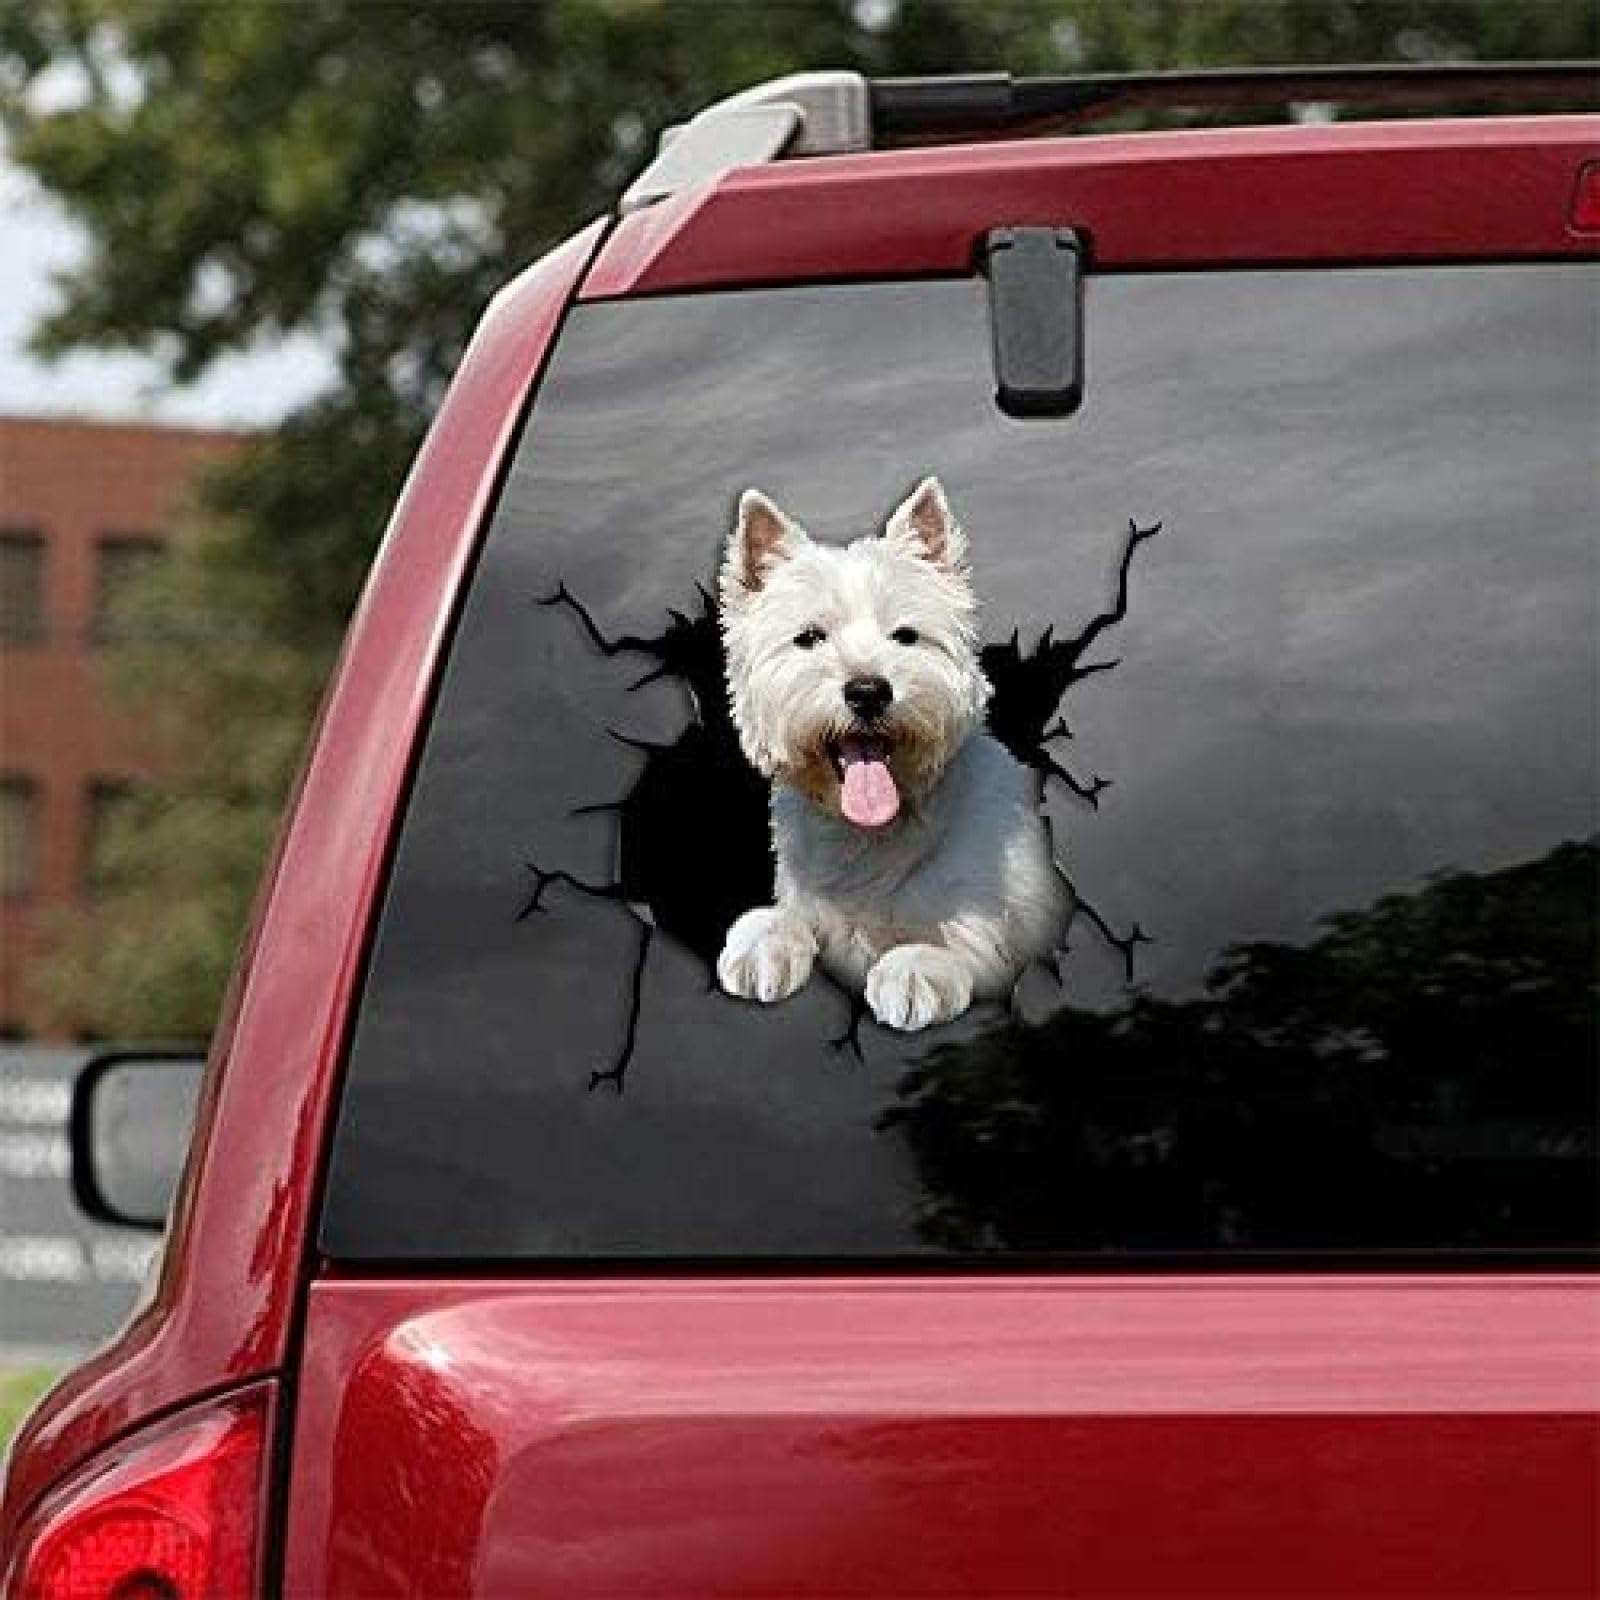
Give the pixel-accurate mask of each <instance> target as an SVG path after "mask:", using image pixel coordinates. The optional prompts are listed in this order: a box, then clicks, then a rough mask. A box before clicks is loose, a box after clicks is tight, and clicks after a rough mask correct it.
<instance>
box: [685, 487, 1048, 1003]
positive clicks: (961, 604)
mask: <svg viewBox="0 0 1600 1600" xmlns="http://www.w3.org/2000/svg"><path fill="white" fill-rule="evenodd" d="M720 588H721V601H722V628H723V636H724V640H725V643H726V646H727V660H728V689H729V694H730V696H731V699H732V704H733V719H734V723H735V725H736V726H737V728H738V730H739V738H740V742H741V744H742V745H743V747H744V752H745V754H746V755H747V756H748V757H749V759H750V761H751V762H752V763H753V764H754V765H755V766H756V768H757V769H758V770H759V771H760V772H762V773H763V774H764V775H766V776H767V777H768V778H770V779H771V780H772V842H773V850H774V853H775V855H776V858H777V904H776V905H773V906H764V907H761V908H759V909H757V910H754V911H748V912H746V913H745V914H744V915H743V916H742V917H740V918H739V920H738V921H737V922H735V923H734V924H733V926H732V927H731V928H730V929H729V930H728V936H727V941H726V943H725V944H724V946H723V950H722V955H721V957H720V959H719V960H718V962H717V976H718V978H719V979H720V981H721V983H722V987H723V988H724V989H726V990H727V991H728V993H729V994H733V995H738V996H741V997H743V998H745V999H748V1000H764V1001H774V1000H782V999H784V998H785V997H786V996H788V995H791V994H793V993H794V992H795V991H796V990H797V989H799V988H800V987H801V985H802V984H804V983H805V981H806V979H807V978H809V977H810V975H811V969H812V966H813V964H814V963H815V962H816V961H817V960H819V959H820V960H821V962H822V964H823V966H824V968H825V969H826V970H827V971H828V972H829V973H830V974H831V975H832V976H833V977H835V978H836V979H838V980H839V981H840V982H841V983H843V984H845V985H846V986H847V987H849V988H851V989H852V990H853V991H855V992H856V993H864V994H865V997H866V1001H867V1004H868V1006H869V1007H870V1008H871V1010H872V1013H873V1015H874V1016H875V1017H876V1018H877V1019H878V1021H879V1022H881V1023H885V1024H887V1025H888V1026H889V1027H892V1028H904V1029H914V1028H926V1027H929V1026H930V1025H932V1024H935V1023H941V1022H948V1021H950V1020H951V1019H952V1018H953V1017H958V1016H960V1015H961V1013H962V1012H963V1011H965V1010H966V1009H967V1007H968V1006H969V1005H970V1004H971V1003H972V1001H973V1000H974V999H987V998H995V997H998V996H1001V995H1004V994H1006V993H1007V992H1008V991H1009V989H1010V987H1011V985H1012V984H1013V983H1014V982H1015V980H1016V978H1017V975H1018V974H1019V973H1020V972H1021V970H1022V968H1023V967H1024V966H1025V965H1026V964H1027V963H1028V962H1029V961H1030V960H1032V959H1034V958H1036V957H1042V956H1047V955H1048V954H1049V953H1050V952H1051V951H1052V950H1053V949H1054V948H1055V947H1056V945H1057V943H1058V942H1059V940H1060V938H1061V935H1062V932H1063V930H1064V928H1065V924H1066V919H1067V915H1068V912H1069V910H1070V904H1071V901H1070V891H1069V890H1068V888H1067V886H1066V883H1065V881H1064V880H1063V878H1062V876H1061V874H1060V872H1059V871H1058V870H1057V868H1056V865H1055V862H1054V860H1053V858H1052V855H1051V848H1050V836H1049V831H1048V829H1047V827H1046V824H1045V821H1044V819H1043V818H1042V817H1041V816H1040V814H1039V802H1040V780H1039V778H1038V775H1037V774H1036V773H1033V772H1031V771H1030V770H1029V769H1028V768H1026V767H1024V766H1023V765H1022V764H1021V763H1020V762H1018V761H1017V760H1016V759H1015V758H1014V757H1013V756H1012V755H1011V754H1010V752H1009V751H1007V750H1006V749H1005V748H1004V746H1002V745H1001V744H999V743H998V742H997V741H996V740H994V739H992V738H990V737H989V736H988V735H987V734H985V733H984V732H983V731H982V723H983V712H984V706H985V704H986V702H987V700H988V697H989V685H988V683H987V681H986V680H985V678H984V676H983V672H982V670H981V668H980V666H979V662H978V632H977V610H978V602H977V596H976V595H975V594H974V593H973V589H972V583H971V577H970V574H969V571H968V568H967V545H966V540H965V537H964V536H963V534H962V532H961V529H960V528H959V527H958V526H957V524H956V520H955V518H954V517H953V516H952V515H951V512H950V507H949V504H948V503H947V501H946V499H945V494H944V490H943V489H942V488H941V486H940V484H939V482H938V480H937V479H935V478H929V479H927V480H925V481H924V482H923V483H921V484H920V485H919V486H918V487H917V488H916V490H915V491H913V493H912V494H911V496H910V498H909V499H907V500H906V501H905V503H904V504H903V505H902V506H901V507H900V508H899V510H897V511H896V512H895V514H894V515H893V516H892V517H891V518H890V519H889V523H888V526H887V527H886V528H885V530H884V533H883V536H882V537H881V538H879V537H872V538H865V539H858V540H856V541H855V542H854V543H853V544H850V545H848V546H845V547H844V548H842V549H841V548H836V547H828V546H825V545H821V544H817V543H814V542H813V541H812V540H811V539H810V538H808V537H807V535H806V533H805V532H804V530H802V529H801V528H800V527H799V526H798V525H797V524H795V523H794V522H793V521H791V520H790V519H789V518H788V517H787V516H785V515H784V514H783V512H781V511H779V510H778V508H777V507H776V506H775V505H773V504H772V502H771V501H770V500H768V499H767V498H766V497H765V496H764V495H761V494H759V493H757V492H756V491H755V490H749V491H747V492H746V493H745V494H744V495H743V497H742V498H741V499H740V502H739V516H738V522H737V525H736V526H735V528H734V532H733V537H732V539H731V540H730V541H729V545H728V551H727V557H726V560H725V561H724V563H723V567H722V573H721V580H720Z"/></svg>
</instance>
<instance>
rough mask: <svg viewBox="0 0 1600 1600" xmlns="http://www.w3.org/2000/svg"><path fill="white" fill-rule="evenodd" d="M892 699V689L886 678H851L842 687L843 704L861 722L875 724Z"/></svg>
mask: <svg viewBox="0 0 1600 1600" xmlns="http://www.w3.org/2000/svg"><path fill="white" fill-rule="evenodd" d="M893 699H894V689H893V687H892V686H891V685H890V683H889V680H888V679H887V678H851V679H850V681H849V682H848V683H846V684H845V686H844V703H845V704H846V705H847V706H849V707H850V709H851V710H852V711H853V712H855V714H856V715H857V716H858V717H860V718H861V720H862V721H863V722H875V721H876V720H877V719H878V718H879V717H881V716H882V715H883V714H884V712H885V711H887V710H888V708H889V702H890V701H891V700H893Z"/></svg>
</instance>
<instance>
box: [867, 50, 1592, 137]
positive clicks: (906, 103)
mask: <svg viewBox="0 0 1600 1600" xmlns="http://www.w3.org/2000/svg"><path fill="white" fill-rule="evenodd" d="M868 89H869V93H870V96H871V106H872V129H873V135H874V142H875V143H876V144H877V145H879V146H880V147H881V146H883V145H887V144H893V143H897V142H900V143H916V142H917V141H918V140H919V139H926V138H944V139H948V138H951V137H953V136H958V135H969V136H976V137H981V136H983V135H999V134H1008V133H1017V132H1023V131H1035V132H1040V131H1045V130H1047V129H1049V128H1057V127H1059V128H1070V127H1073V126H1076V125H1078V124H1081V123H1084V122H1089V121H1093V120H1095V119H1096V118H1100V117H1106V116H1111V115H1115V114H1117V113H1119V112H1126V111H1153V110H1204V109H1215V108H1219V107H1260V106H1269V107H1284V106H1288V105H1294V104H1304V103H1317V102H1323V103H1329V104H1334V105H1340V106H1424V105H1439V104H1449V103H1452V102H1460V101H1463V100H1468V101H1480V102H1495V101H1506V102H1511V103H1516V104H1529V103H1532V102H1538V103H1540V104H1555V105H1561V106H1567V107H1570V108H1573V109H1589V108H1591V107H1593V106H1595V105H1596V104H1597V103H1600V61H1471V62H1440V63H1425V64H1413V63H1406V64H1399V65H1396V64H1384V65H1375V66H1311V67H1302V66H1287V67H1241V68H1220V69H1214V68H1208V69H1203V70H1197V71H1192V72H1126V73H1124V72H1117V73H1099V74H1089V75H1085V76H1080V77H1039V78H1013V77H1012V76H1011V74H1010V73H1009V72H982V73H973V74H970V75H966V76H960V77H939V78H874V79H872V80H870V82H869V85H868Z"/></svg>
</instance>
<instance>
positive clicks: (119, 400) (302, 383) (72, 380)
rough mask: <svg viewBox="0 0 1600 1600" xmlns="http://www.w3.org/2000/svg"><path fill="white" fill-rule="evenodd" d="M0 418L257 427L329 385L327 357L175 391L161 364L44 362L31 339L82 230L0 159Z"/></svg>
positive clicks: (262, 359) (95, 356)
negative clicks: (30, 347) (30, 349)
mask: <svg viewBox="0 0 1600 1600" xmlns="http://www.w3.org/2000/svg"><path fill="white" fill-rule="evenodd" d="M0 218H4V223H3V227H0V414H3V415H8V416H82V417H96V418H105V419H110V420H116V421H158V422H171V423H184V424H188V425H191V426H197V427H234V428H237V427H264V426H269V425H271V424H273V423H275V422H277V421H278V420H279V419H280V418H281V417H283V416H284V415H285V413H287V412H288V411H290V410H291V409H293V408H294V407H295V406H296V405H297V404H298V403H299V402H300V401H302V400H304V399H305V398H306V397H308V396H309V395H311V394H312V393H314V392H315V391H316V390H317V389H318V388H320V387H321V386H322V385H323V384H324V383H325V381H326V380H327V378H328V376H329V374H330V372H331V363H330V361H329V358H328V354H327V352H326V351H325V350H324V349H323V348H321V347H320V346H319V345H318V344H317V343H316V341H314V340H312V339H310V338H304V337H302V338H296V339H291V340H287V341H280V342H278V343H276V344H274V345H272V346H269V347H263V348H260V349H257V350H255V351H252V352H251V353H249V354H248V355H244V356H239V357H232V358H229V359H226V360H223V361H219V362H217V363H216V365H215V366H214V367H213V368H212V369H211V370H210V371H209V372H208V373H207V374H206V375H205V376H204V377H203V378H202V379H201V380H200V381H198V382H197V383H194V384H191V385H189V386H188V387H186V388H182V389H178V388H174V386H173V385H172V383H171V382H170V381H169V380H168V379H167V377H166V376H165V374H164V372H163V370H162V367H161V364H160V363H159V362H157V361H155V360H153V359H150V358H148V357H143V356H139V355H133V354H99V353H83V354H76V355H71V356H67V357H63V358H61V359H58V360H55V361H50V362H44V361H40V360H38V359H36V358H34V357H33V356H31V355H30V354H29V353H28V351H27V348H26V346H27V340H28V335H29V333H30V331H31V330H32V329H33V327H34V326H35V325H36V324H37V323H38V322H39V320H40V319H41V318H42V317H43V316H45V315H46V314H47V313H48V312H49V311H50V309H51V308H52V306H53V305H54V304H55V302H56V290H55V288H54V285H53V282H52V280H53V278H54V276H55V275H56V274H57V273H58V272H60V271H62V270H64V269H66V268H70V267H71V266H72V265H73V264H74V263H76V262H77V261H78V260H80V259H81V258H82V255H83V251H84V242H83V236H82V231H81V230H80V229H79V228H78V227H77V225H76V224H75V223H73V221H72V220H71V218H70V217H68V216H67V215H66V214H65V212H64V211H63V210H62V208H61V207H60V206H59V205H57V204H56V203H55V202H54V201H53V200H52V199H51V198H50V197H49V196H48V195H46V194H45V193H43V192H42V191H41V190H40V189H39V187H38V186H37V185H36V184H35V183H34V182H33V180H32V179H31V178H30V177H29V176H28V175H27V174H26V173H24V172H22V171H21V170H20V169H19V168H17V167H16V166H14V165H13V164H11V163H10V162H8V161H7V160H6V159H5V156H4V154H3V153H0Z"/></svg>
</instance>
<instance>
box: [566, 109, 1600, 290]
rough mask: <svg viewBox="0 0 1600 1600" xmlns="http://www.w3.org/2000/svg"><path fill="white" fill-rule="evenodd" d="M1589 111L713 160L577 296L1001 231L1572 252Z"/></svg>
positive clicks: (1110, 242) (905, 258)
mask: <svg viewBox="0 0 1600 1600" xmlns="http://www.w3.org/2000/svg"><path fill="white" fill-rule="evenodd" d="M1597 151H1600V118H1597V117H1593V116H1561V117H1523V118H1504V119H1499V118H1496V119H1489V120H1484V121H1477V122H1466V121H1461V122H1388V123H1347V124H1336V125H1332V126H1325V127H1296V128H1234V129H1220V130H1216V131H1211V132H1192V133H1170V134H1158V133H1145V134H1123V135H1116V136H1111V137H1106V138H1079V139H1050V140H1039V141H1032V142H1030V141H1022V142H1018V143H1013V144H1003V145H957V146H950V147H944V148H938V149H931V150H910V151H892V152H883V153H880V154H873V155H860V156H833V157H823V158H818V159H815V160H808V161H792V162H779V163H777V164H776V165H773V166H767V167H749V168H744V169H741V170H739V171H735V172H730V173H729V174H727V175H726V176H725V177H724V178H722V179H720V180H719V181H718V182H716V183H713V184H709V185H706V186H705V187H702V188H697V189H693V190H688V191H685V192H684V193H683V194H680V195H677V196H674V197H673V198H672V199H671V200H668V201H665V202H663V203H662V204H660V205H656V206H652V207H650V208H649V209H647V210H644V211H640V212H637V213H635V214H634V215H633V216H631V217H628V218H627V219H626V220H625V221H624V222H623V223H622V225H621V226H620V227H618V228H617V230H616V231H615V233H613V234H612V236H611V238H610V239H609V240H608V241H607V242H606V247H605V249H604V250H603V251H602V252H601V254H600V258H599V259H598V260H597V261H596V262H595V265H594V269H593V270H592V271H591V272H590V273H589V275H588V277H587V278H586V279H585V280H584V285H583V289H582V292H581V297H582V298H583V299H586V300H596V299H604V298H607V297H610V296H614V295H630V294H655V293H663V292H666V291H670V290H678V289H698V288H707V287H710V286H712V285H715V284H754V283H797V282H804V281H807V280H811V279H818V278H839V277H852V276H853V277H889V276H894V275H897V274H902V273H917V272H947V273H948V272H964V271H966V270H968V269H969V267H970V266H971V264H972V261H973V258H974V254H975V252H976V250H977V247H978V244H979V241H980V240H981V239H982V238H983V235H984V234H985V233H986V232H987V231H988V230H989V229H990V228H993V227H997V226H1002V225H1005V224H1012V223H1033V224H1055V225H1069V224H1070V225H1071V226H1074V227H1077V228H1081V229H1083V230H1085V231H1087V232H1088V234H1089V235H1090V237H1091V239H1092V241H1093V248H1094V260H1095V262H1096V264H1097V265H1098V266H1099V267H1102V268H1112V269H1123V268H1128V269H1132V268H1145V267H1170V266H1204V265H1208V264H1222V263H1230V264H1244V263H1270V262H1305V261H1314V262H1316V263H1318V264H1319V265H1332V264H1335V263H1340V262H1343V263H1357V262H1376V261H1415V260H1439V261H1449V260H1465V259H1475V258H1483V257H1495V258H1503V259H1512V260H1514V259H1522V258H1529V257H1543V256H1564V255H1581V254H1584V253H1586V252H1589V251H1592V249H1593V245H1592V242H1591V241H1586V240H1583V239H1581V238H1579V237H1577V236H1576V235H1574V234H1573V233H1572V232H1571V231H1570V230H1569V229H1568V227H1567V207H1568V203H1569V198H1570V196H1571V195H1572V192H1573V184H1574V182H1575V179H1576V174H1577V170H1578V167H1579V166H1580V164H1581V163H1582V162H1583V161H1584V160H1585V159H1592V158H1593V157H1594V156H1595V155H1596V153H1597Z"/></svg>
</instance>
